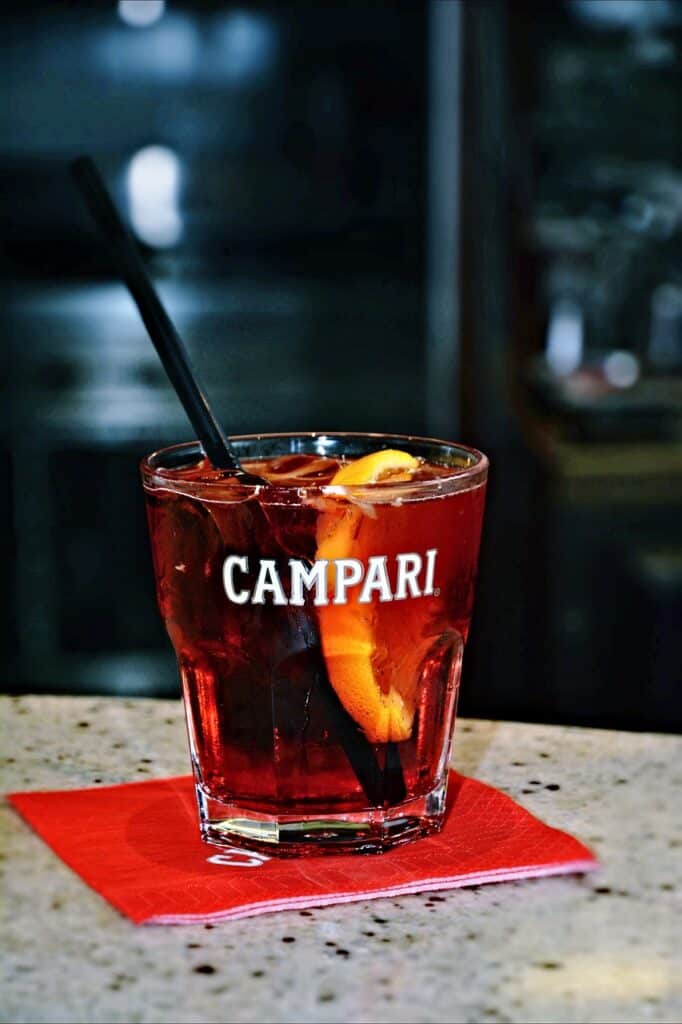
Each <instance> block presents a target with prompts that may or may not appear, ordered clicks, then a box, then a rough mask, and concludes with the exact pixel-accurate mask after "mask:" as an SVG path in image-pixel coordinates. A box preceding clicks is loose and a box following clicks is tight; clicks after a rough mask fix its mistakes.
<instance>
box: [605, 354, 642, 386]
mask: <svg viewBox="0 0 682 1024" xmlns="http://www.w3.org/2000/svg"><path fill="white" fill-rule="evenodd" d="M604 376H605V377H606V379H607V381H608V382H609V384H610V385H611V386H612V387H614V388H631V387H632V385H633V384H636V383H637V381H638V380H639V359H638V358H637V356H634V355H633V354H632V352H621V351H616V352H611V353H610V354H609V355H608V356H607V357H606V359H605V360H604Z"/></svg>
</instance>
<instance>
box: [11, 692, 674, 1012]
mask: <svg viewBox="0 0 682 1024" xmlns="http://www.w3.org/2000/svg"><path fill="white" fill-rule="evenodd" d="M0 711H1V715H2V727H3V734H4V735H3V741H2V755H1V756H2V762H3V767H4V774H3V782H2V785H3V790H4V791H10V790H21V789H57V788H62V787H63V788H72V787H78V786H84V785H96V784H99V783H103V784H106V783H116V782H124V781H129V780H131V779H144V778H147V777H149V778H152V777H154V776H158V777H161V776H165V775H177V774H184V773H186V772H187V770H188V759H187V751H186V740H185V734H184V725H183V722H182V712H181V707H180V703H179V702H172V701H153V700H125V699H122V698H81V697H78V698H75V697H74V698H72V697H22V698H2V703H1V705H0ZM681 755H682V739H680V738H678V737H673V736H660V735H649V734H643V733H622V732H608V731H598V730H589V729H577V728H558V727H554V726H542V725H522V724H517V723H506V722H505V723H501V722H500V723H498V722H486V721H471V720H469V721H467V720H462V721H460V723H459V725H458V729H457V734H456V739H455V756H454V764H455V766H456V767H457V768H458V769H459V770H460V771H462V772H464V773H465V774H473V775H476V776H477V777H478V778H480V779H483V780H484V781H486V782H489V783H492V784H493V785H495V786H497V787H498V788H500V789H504V790H505V791H506V792H508V793H510V794H511V796H513V797H515V798H517V799H518V800H520V802H522V803H523V804H525V806H526V807H528V808H529V809H530V810H531V811H533V812H535V813H537V814H538V815H539V816H540V817H542V818H544V819H545V820H546V821H547V822H549V823H550V824H552V825H556V826H558V827H560V828H565V829H567V830H568V831H570V832H573V833H575V834H576V835H577V836H578V837H579V838H581V839H583V840H584V841H586V842H587V843H588V844H589V845H591V846H592V848H593V849H594V850H595V852H596V853H597V855H598V856H599V858H600V859H601V861H602V863H603V868H602V870H601V871H598V872H596V873H594V874H590V875H587V876H584V877H561V878H549V879H538V880H532V881H526V882H515V883H502V884H498V885H487V886H479V887H475V888H472V889H459V890H454V891H452V892H449V893H443V894H436V893H428V892H425V893H423V894H421V895H418V896H405V897H401V898H400V899H393V898H391V899H382V900H374V901H371V902H366V903H355V904H348V905H344V906H335V907H334V906H333V907H326V908H324V909H320V910H312V911H303V912H302V913H301V912H294V911H292V912H283V913H278V914H270V915H265V916H262V917H258V918H251V919H247V920H241V921H230V922H225V923H223V924H220V925H214V926H211V925H199V926H180V927H170V928H163V927H146V928H145V927H141V928H136V927H135V926H133V925H132V924H130V923H129V922H128V921H127V920H126V919H124V918H123V917H121V916H119V914H118V913H117V912H116V911H115V910H113V909H112V908H111V907H110V906H109V905H108V904H107V903H105V901H104V900H103V899H101V898H100V897H99V896H98V895H97V894H96V893H94V892H92V891H91V890H90V889H88V888H87V887H86V886H85V885H84V884H83V883H82V882H81V881H80V880H79V879H78V878H77V877H76V876H75V875H74V874H72V872H71V871H70V870H69V869H68V868H67V867H66V866H65V865H64V864H63V863H62V862H61V861H60V860H58V858H57V857H56V856H55V855H54V854H53V853H52V852H51V851H50V850H49V849H48V847H47V846H45V845H44V844H43V843H42V842H41V840H40V839H38V837H37V836H36V835H35V834H34V833H33V832H31V830H30V829H29V828H28V827H27V826H26V825H25V824H24V823H23V822H22V821H21V820H20V818H19V817H18V815H16V814H15V813H14V812H13V811H12V810H11V809H10V808H9V806H7V805H4V806H3V807H2V811H1V813H2V840H3V850H2V861H3V863H2V865H1V867H2V868H3V889H4V894H3V899H2V915H3V917H4V919H5V920H4V922H3V943H4V947H5V948H4V956H3V973H4V975H5V977H4V978H3V980H2V993H3V994H2V997H0V1017H1V1019H2V1020H3V1021H16V1022H21V1021H25V1022H38V1021H69V1022H76V1021H93V1022H98V1021H103V1022H116V1021H145V1022H146V1021H150V1022H151V1021H154V1022H156V1021H161V1022H163V1021H178V1022H195V1021H196V1022H204V1021H205V1022H212V1021H224V1020H230V1021H263V1020H266V1021H272V1022H279V1021H320V1022H325V1021H348V1022H356V1021H357V1022H364V1021H371V1022H384V1021H386V1022H394V1021H395V1022H402V1021H405V1022H407V1021H424V1022H428V1021H452V1022H456V1021H463V1022H464V1021H474V1022H480V1021H483V1022H486V1021H491V1022H500V1021H528V1022H531V1021H557V1022H564V1021H566V1022H569V1021H580V1022H590V1021H598V1022H610V1021H614V1022H615V1021H618V1022H620V1021H656V1022H659V1021H660V1022H665V1021H671V1022H672V1021H679V1020H680V1019H682V982H681V981H680V975H681V972H680V970H679V962H677V957H678V955H679V942H680V931H679V922H680V920H682V913H681V910H682V908H681V907H680V882H681V880H682V879H681V875H682V864H681V860H680V849H681V848H682V822H681V821H680V814H679V806H680V801H679V794H680V789H679V786H680V774H681V772H682V756H681ZM676 787H677V789H676Z"/></svg>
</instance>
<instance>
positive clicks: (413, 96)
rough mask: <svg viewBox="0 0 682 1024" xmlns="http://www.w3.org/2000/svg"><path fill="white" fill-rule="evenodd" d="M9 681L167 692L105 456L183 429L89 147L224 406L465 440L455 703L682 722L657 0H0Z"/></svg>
mask: <svg viewBox="0 0 682 1024" xmlns="http://www.w3.org/2000/svg"><path fill="white" fill-rule="evenodd" d="M3 14H4V17H3V22H4V25H3V27H4V29H5V31H4V33H3V38H2V41H1V42H0V68H1V71H0V74H1V75H2V77H3V78H4V89H3V93H4V97H5V102H4V103H3V105H2V107H0V126H1V127H0V207H1V209H2V214H3V225H4V226H3V249H2V266H3V270H4V282H5V283H4V285H3V289H2V290H3V308H4V317H3V320H4V332H3V333H4V344H3V346H2V354H1V355H0V368H1V369H2V396H1V398H2V410H3V415H2V427H1V428H0V481H1V485H2V486H1V490H0V494H1V495H2V497H1V507H0V519H1V525H2V530H1V531H0V537H1V538H2V539H1V542H0V543H1V544H2V547H3V550H2V561H3V564H4V568H5V572H4V573H3V575H2V581H3V582H2V588H3V594H2V597H3V599H4V600H3V604H4V606H5V609H6V610H5V614H4V616H3V618H2V625H1V626H0V629H1V630H2V634H3V635H2V637H1V641H2V649H3V651H4V652H5V662H6V664H5V668H4V672H3V680H4V683H5V686H6V688H7V689H9V690H12V691H15V692H21V691H25V690H31V691H38V692H41V691H42V692H60V693H83V692H97V693H119V694H144V695H164V696H167V695H172V694H175V693H177V692H178V685H177V681H176V674H175V669H174V663H173V659H172V657H171V653H170V645H169V643H168V641H167V639H166V637H165V634H164V632H163V630H162V626H161V623H160V620H159V617H158V614H157V610H156V607H155V602H154V593H153V584H152V572H151V562H150V556H149V550H148V546H147V539H146V523H145V518H144V510H143V504H142V492H141V488H140V483H139V479H138V469H137V462H138V459H139V458H140V457H141V456H142V455H144V454H146V453H147V452H148V451H150V450H152V449H154V448H157V447H159V446H161V445H163V444H166V443H169V442H174V441H179V440H185V439H189V438H190V437H191V430H190V428H189V426H188V424H187V422H186V420H185V418H184V415H183V413H182V411H181V409H180V407H179V405H178V403H177V401H176V399H175V398H174V397H173V395H172V394H171V393H170V391H169V388H168V386H167V385H166V383H165V381H164V379H163V375H162V371H161V369H160V367H159V365H157V361H156V356H155V354H154V352H153V349H152V347H151V345H150V344H149V342H148V340H147V338H146V336H145V332H144V329H143V328H142V326H141V324H140V323H139V321H138V318H137V315H136V313H135V310H134V307H133V306H132V303H131V300H130V299H129V298H128V296H127V294H126V293H125V291H124V289H123V288H122V287H121V286H120V285H119V284H118V283H117V282H116V281H115V280H114V278H113V277H112V275H111V273H110V268H109V266H108V265H107V263H106V261H105V260H103V258H102V256H101V254H100V252H99V250H98V247H97V245H96V243H95V239H94V233H93V230H92V227H91V225H90V223H89V221H88V218H87V216H86V214H85V212H84V210H83V208H82V204H81V201H80V199H79V198H78V196H77V195H76V193H75V191H74V188H73V186H72V185H71V182H70V179H69V175H68V170H67V167H68V162H69V160H70V159H72V158H73V157H74V156H76V155H78V154H79V153H81V152H89V153H91V154H92V155H93V156H94V157H95V159H96V160H97V162H98V163H99V165H100V167H101V168H102V170H103V171H104V173H105V175H106V177H107V180H108V182H109V183H110V185H111V187H112V189H114V190H115V194H116V199H117V202H118V204H119V207H120V209H121V210H122V211H123V212H124V213H125V215H126V217H127V218H128V220H129V223H130V224H131V226H132V228H133V230H134V232H135V233H136V235H137V237H138V239H139V241H140V244H141V245H142V246H143V247H144V250H145V253H146V257H147V259H148V262H149V266H150V269H151V270H152V272H153V274H154V276H155V279H156V280H157V282H158V286H159V289H160V291H161V293H162V296H163V298H164V300H165V301H166V302H167V304H168V307H169V309H170V311H171V313H172V315H173V317H174V318H175V319H176V321H177V324H178V326H179V328H180V330H181V333H182V334H183V336H184V338H185V339H186V342H187V344H188V347H189V348H190V350H191V353H192V356H193V359H194V362H195V365H196V366H197V368H198V370H199V372H200V375H201V377H202V378H203V379H204V380H205V381H206V382H207V384H208V388H209V391H210V395H211V398H212V399H213V400H214V402H215V404H216V407H217V409H218V410H219V412H220V414H221V416H222V417H223V419H224V423H225V425H226V426H227V428H228V429H229V431H230V432H232V433H240V432H247V431H255V430H258V431H267V430H293V429H318V430H323V429H324V430H332V429H337V430H341V429H349V430H386V431H395V432H414V433H422V434H423V433H427V434H434V435H437V436H446V437H455V438H457V439H458V440H461V441H463V442H465V443H468V444H472V445H475V446H477V447H480V448H482V449H484V450H485V451H486V452H487V453H488V454H489V455H490V459H491V463H492V473H491V480H490V489H489V495H490V498H489V505H488V513H487V521H486V526H485V535H484V542H483V550H482V557H481V570H480V578H479V588H478V598H477V608H476V614H475V622H474V628H473V633H472V638H471V642H470V645H469V649H468V652H467V661H466V669H465V684H464V691H463V698H462V705H461V706H462V710H463V711H464V712H466V713H467V714H476V715H484V716H491V717H515V718H524V719H538V720H545V721H570V722H575V723H587V724H595V725H608V726H623V727H626V728H645V727H646V728H654V729H661V730H671V729H678V728H680V727H681V726H682V676H681V669H680V666H681V665H682V657H681V653H680V631H681V624H682V536H681V531H680V522H681V521H682V152H681V140H682V116H681V113H682V5H681V4H680V3H675V2H672V0H571V2H563V3H562V2H558V0H557V2H555V3H552V4H546V5H539V4H523V3H514V2H501V0H499V2H498V0H472V2H467V0H464V2H462V3H459V2H457V0H432V2H424V3H401V2H396V0H373V2H372V3H360V2H357V3H350V2H347V3H340V2H333V0H329V2H325V3H315V2H311V3H305V2H300V3H295V4H294V3H276V4H275V3H269V4H268V3H241V4H239V5H238V6H237V5H233V4H231V3H227V2H189V0H188V2H182V0H168V2H166V3H164V2H163V0H120V2H119V3H118V4H116V3H114V2H111V3H106V2H101V3H98V4H92V3H84V2H80V3H78V2H72V3H69V4H55V3H45V4H37V3H27V2H21V3H13V4H12V3H10V4H7V5H5V8H4V10H3Z"/></svg>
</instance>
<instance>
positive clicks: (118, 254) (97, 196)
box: [71, 156, 266, 484]
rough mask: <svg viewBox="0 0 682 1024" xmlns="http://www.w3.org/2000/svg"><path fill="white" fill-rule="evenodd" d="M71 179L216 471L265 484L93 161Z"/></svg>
mask: <svg viewBox="0 0 682 1024" xmlns="http://www.w3.org/2000/svg"><path fill="white" fill-rule="evenodd" d="M71 173H72V174H73V177H74V179H75V181H76V184H77V185H78V189H79V191H80V193H81V195H82V197H83V199H84V200H85V203H86V205H87V207H88V210H89V211H90V213H91V215H92V218H93V220H94V221H95V223H96V224H97V227H98V228H99V230H100V233H101V235H102V237H103V239H104V240H105V241H106V242H107V244H108V248H109V251H110V253H111V256H112V259H113V260H114V262H115V264H116V267H117V269H118V272H119V274H120V275H121V277H122V278H123V280H124V282H125V283H126V285H127V286H128V290H129V291H130V294H131V295H132V297H133V299H134V301H135V304H136V306H137V308H138V309H139V311H140V316H141V317H142V319H143V321H144V324H145V327H146V328H147V331H148V333H149V337H150V338H151V341H152V343H153V345H154V348H155V349H156V351H157V352H158V354H159V358H160V359H161V362H162V363H163V367H164V369H165V371H166V373H167V374H168V377H169V379H170V382H171V384H172V385H173V387H174V388H175V391H176V393H177V396H178V398H179V399H180V401H181V402H182V405H183V408H184V410H185V412H186V413H187V416H188V417H189V421H190V423H191V424H192V426H193V428H194V430H195V431H196V434H197V437H198V438H199V440H200V441H201V444H202V447H203V449H204V451H205V453H206V455H207V457H208V459H209V461H210V463H211V464H212V465H213V466H215V467H216V468H217V469H227V470H232V471H233V472H234V473H235V474H236V475H237V476H238V477H239V479H240V481H242V482H244V483H248V482H252V483H261V484H263V483H266V481H265V480H262V479H261V478H260V477H253V476H252V474H249V473H246V471H245V470H244V469H242V467H241V465H240V462H239V459H238V458H237V456H236V454H235V452H234V450H233V448H232V447H231V445H230V442H229V441H228V439H227V437H226V436H225V434H224V433H223V430H222V428H221V426H220V424H219V423H218V421H217V420H216V418H215V416H214V415H213V412H212V410H211V407H210V406H209V404H208V401H207V399H206V396H205V395H204V393H203V391H202V389H201V388H200V387H199V383H198V381H197V378H196V376H195V375H194V373H193V371H192V368H191V367H190V364H189V359H188V357H187V352H186V350H185V346H184V345H183V343H182V340H181V338H180V335H179V334H178V332H177V331H176V329H175V327H174V325H173V323H172V321H171V319H170V317H169V316H168V313H167V312H166V310H165V308H164V306H163V305H162V303H161V300H160V299H159V296H158V295H157V293H156V290H155V288H154V285H153V284H152V282H151V279H150V277H149V275H148V274H147V271H146V269H145V266H144V263H143V262H142V259H141V257H140V254H139V252H138V249H137V246H136V244H135V242H134V240H133V238H132V236H131V235H130V233H129V232H128V230H127V229H126V227H125V225H124V224H123V221H122V220H121V218H120V217H119V215H118V212H117V210H116V207H115V206H114V203H113V201H112V198H111V196H110V194H109V192H108V191H107V187H106V185H105V184H104V181H103V179H102V176H101V174H100V173H99V171H98V170H97V167H96V166H95V163H94V161H93V160H92V159H91V158H90V157H88V156H82V157H79V158H78V159H77V160H74V161H73V163H72V164H71Z"/></svg>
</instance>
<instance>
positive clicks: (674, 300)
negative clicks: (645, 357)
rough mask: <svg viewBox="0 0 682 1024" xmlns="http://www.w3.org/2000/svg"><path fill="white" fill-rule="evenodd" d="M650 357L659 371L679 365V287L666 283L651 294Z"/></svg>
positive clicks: (681, 309) (681, 291)
mask: <svg viewBox="0 0 682 1024" xmlns="http://www.w3.org/2000/svg"><path fill="white" fill-rule="evenodd" d="M649 360H650V362H651V364H652V366H655V367H656V368H657V369H660V370H675V369H679V368H680V367H682V287H681V286H680V285H679V284H672V283H666V284H661V285H659V286H658V287H657V288H656V289H654V293H653V295H652V297H651V338H650V341H649Z"/></svg>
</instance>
